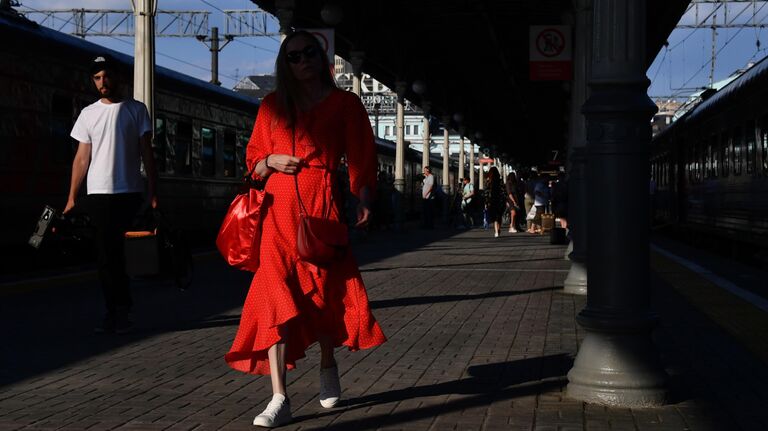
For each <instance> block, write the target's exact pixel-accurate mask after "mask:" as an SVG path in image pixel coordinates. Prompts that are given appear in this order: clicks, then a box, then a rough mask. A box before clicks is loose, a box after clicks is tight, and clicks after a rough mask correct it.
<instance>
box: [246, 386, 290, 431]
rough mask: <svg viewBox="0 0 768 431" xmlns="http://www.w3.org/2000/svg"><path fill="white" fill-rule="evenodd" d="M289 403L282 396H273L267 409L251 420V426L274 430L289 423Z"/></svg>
mask: <svg viewBox="0 0 768 431" xmlns="http://www.w3.org/2000/svg"><path fill="white" fill-rule="evenodd" d="M292 419H293V418H292V417H291V402H290V401H289V400H288V398H286V397H285V395H283V394H275V395H273V396H272V401H270V402H269V404H267V408H266V409H264V411H263V412H261V414H260V415H258V416H256V417H255V418H254V419H253V424H254V425H256V426H260V427H266V428H274V427H279V426H280V425H285V424H287V423H288V422H290V421H291V420H292Z"/></svg>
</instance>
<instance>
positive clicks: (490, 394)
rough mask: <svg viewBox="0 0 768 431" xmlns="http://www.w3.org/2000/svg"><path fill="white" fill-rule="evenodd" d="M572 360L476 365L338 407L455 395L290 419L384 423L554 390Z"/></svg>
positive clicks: (348, 425)
mask: <svg viewBox="0 0 768 431" xmlns="http://www.w3.org/2000/svg"><path fill="white" fill-rule="evenodd" d="M572 366H573V358H571V357H570V356H568V355H565V354H560V355H550V356H542V357H538V358H528V359H521V360H518V361H511V362H501V363H495V364H487V365H476V366H471V367H469V368H468V369H467V373H468V374H469V375H470V376H471V377H468V378H463V379H460V380H455V381H452V382H445V383H437V384H433V385H424V386H415V387H408V388H402V389H395V390H392V391H387V392H381V393H378V394H371V395H365V396H362V397H358V398H352V399H349V400H346V401H345V403H344V407H345V410H344V412H347V411H352V410H357V409H362V408H368V407H372V406H375V405H378V404H387V403H397V402H401V401H405V400H411V399H415V398H427V397H435V396H443V395H461V396H460V397H457V398H455V399H449V400H448V401H446V402H444V403H441V404H435V405H423V406H421V407H418V408H413V409H409V410H398V411H397V412H394V413H385V414H378V415H366V416H365V418H364V419H353V420H347V421H345V420H344V415H343V413H342V414H340V413H339V412H338V411H336V412H328V413H320V414H317V415H304V416H296V417H294V420H295V422H297V423H298V422H300V421H302V420H307V419H314V418H318V417H322V416H327V415H340V418H341V420H340V421H339V422H334V423H332V424H331V425H330V426H328V427H327V428H326V429H338V430H341V429H345V430H348V429H368V427H369V426H370V425H371V424H375V427H376V428H385V427H388V426H394V425H397V424H399V423H402V422H413V421H417V420H419V419H425V418H432V417H437V416H438V415H442V414H446V413H448V412H455V411H461V410H464V409H468V408H472V407H477V406H483V405H489V404H491V403H492V402H498V401H504V400H509V399H513V398H518V397H523V396H526V395H534V394H541V393H544V392H547V391H559V390H560V389H561V388H562V387H563V386H565V385H566V384H567V379H566V377H565V375H566V374H567V373H568V370H569V369H570V368H571V367H572Z"/></svg>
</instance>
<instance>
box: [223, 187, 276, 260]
mask: <svg viewBox="0 0 768 431" xmlns="http://www.w3.org/2000/svg"><path fill="white" fill-rule="evenodd" d="M263 204H264V190H257V189H254V188H248V189H247V190H246V191H245V192H244V193H240V194H238V195H237V196H236V197H235V199H234V200H233V201H232V203H231V204H230V205H229V210H227V215H226V216H224V221H223V222H222V223H221V228H220V229H219V235H218V236H217V237H216V247H217V248H218V249H219V252H221V255H222V256H224V259H225V260H226V261H227V263H228V264H230V265H232V266H234V267H235V268H238V269H242V270H244V271H251V272H256V269H258V268H259V245H260V244H261V221H262V217H263V210H262V207H263Z"/></svg>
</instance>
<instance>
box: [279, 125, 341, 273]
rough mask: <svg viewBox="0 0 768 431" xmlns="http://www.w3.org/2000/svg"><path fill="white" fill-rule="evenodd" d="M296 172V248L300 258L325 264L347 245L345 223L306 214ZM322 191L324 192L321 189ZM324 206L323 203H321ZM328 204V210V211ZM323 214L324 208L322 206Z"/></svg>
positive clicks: (335, 257) (311, 262)
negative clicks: (297, 212) (297, 219)
mask: <svg viewBox="0 0 768 431" xmlns="http://www.w3.org/2000/svg"><path fill="white" fill-rule="evenodd" d="M293 152H294V155H295V153H296V136H295V131H294V137H293ZM298 175H299V174H298V172H297V173H296V174H294V176H293V181H294V184H295V185H296V199H297V200H298V202H299V227H298V231H297V234H296V248H297V251H298V253H299V257H300V258H301V260H303V261H305V262H307V263H310V264H312V265H315V266H318V267H320V266H326V265H328V264H329V263H331V262H333V261H334V260H338V259H341V258H342V257H344V254H345V253H346V251H347V246H348V245H349V231H348V230H347V225H345V224H344V223H341V222H339V221H336V220H331V219H328V218H327V217H325V218H321V217H311V216H309V215H307V209H306V208H305V207H304V202H302V201H301V195H300V194H299V178H298ZM323 193H325V192H324V191H323ZM323 207H325V204H323ZM330 209H331V208H330V206H329V207H328V212H329V213H330ZM323 214H325V208H323Z"/></svg>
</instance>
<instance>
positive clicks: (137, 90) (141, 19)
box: [133, 0, 157, 127]
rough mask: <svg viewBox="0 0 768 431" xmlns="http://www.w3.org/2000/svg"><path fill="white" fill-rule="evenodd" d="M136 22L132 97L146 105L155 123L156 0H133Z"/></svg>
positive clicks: (152, 122) (152, 121)
mask: <svg viewBox="0 0 768 431" xmlns="http://www.w3.org/2000/svg"><path fill="white" fill-rule="evenodd" d="M133 14H134V16H135V22H136V34H135V41H134V62H133V98H134V99H136V100H138V101H139V102H143V103H144V104H145V105H147V110H148V111H149V118H150V120H151V124H152V125H153V127H154V124H155V100H154V93H155V15H156V14H157V1H156V0H135V3H134V9H133Z"/></svg>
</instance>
